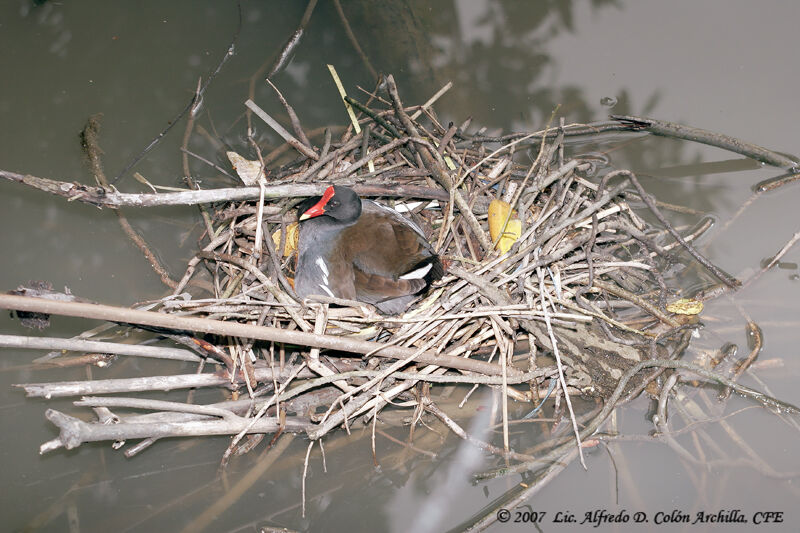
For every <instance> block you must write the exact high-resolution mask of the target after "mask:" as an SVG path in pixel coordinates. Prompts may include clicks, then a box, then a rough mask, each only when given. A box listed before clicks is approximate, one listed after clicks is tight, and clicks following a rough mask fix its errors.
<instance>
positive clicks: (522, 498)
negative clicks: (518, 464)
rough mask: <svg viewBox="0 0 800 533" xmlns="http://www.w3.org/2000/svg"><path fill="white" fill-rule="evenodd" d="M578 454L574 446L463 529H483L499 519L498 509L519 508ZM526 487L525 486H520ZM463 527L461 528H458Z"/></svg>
mask: <svg viewBox="0 0 800 533" xmlns="http://www.w3.org/2000/svg"><path fill="white" fill-rule="evenodd" d="M577 455H578V450H576V449H575V448H572V449H570V450H568V451H567V452H566V453H564V455H562V456H561V457H559V458H558V460H556V461H553V463H552V464H551V465H550V466H548V467H547V468H546V469H545V470H544V471H543V472H541V473H539V474H537V475H536V477H535V478H534V479H533V480H529V481H528V480H526V483H525V484H524V485H523V484H522V483H520V484H519V485H517V487H515V488H514V489H512V490H510V491H508V492H507V493H506V494H504V495H503V497H502V498H501V499H500V500H499V501H498V500H495V501H494V502H493V503H494V504H495V505H494V506H492V507H491V509H490V510H489V511H488V512H482V513H481V516H480V518H479V519H478V520H477V521H475V522H474V523H472V524H469V525H467V526H465V527H464V528H463V531H482V530H484V529H486V528H488V527H489V526H490V525H492V524H493V523H494V522H495V521H497V515H498V511H499V510H500V509H506V510H508V509H517V508H519V507H521V506H522V505H524V504H525V502H527V501H529V500H530V499H531V498H532V497H533V496H534V495H535V494H536V493H537V492H539V491H540V490H542V489H543V488H544V487H545V486H547V484H548V483H549V482H550V481H552V480H553V479H555V478H556V476H557V475H558V474H560V473H561V471H562V470H564V469H565V468H567V466H569V464H570V463H571V462H572V461H573V460H575V457H576V456H577ZM520 487H524V488H520ZM458 529H461V528H458Z"/></svg>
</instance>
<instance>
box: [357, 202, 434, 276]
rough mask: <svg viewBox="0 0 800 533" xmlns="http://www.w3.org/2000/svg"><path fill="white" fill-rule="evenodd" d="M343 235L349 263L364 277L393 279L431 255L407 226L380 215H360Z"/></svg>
mask: <svg viewBox="0 0 800 533" xmlns="http://www.w3.org/2000/svg"><path fill="white" fill-rule="evenodd" d="M398 216H399V215H398ZM343 233H346V235H342V237H343V238H344V239H345V242H347V243H348V248H349V249H350V257H351V262H352V264H353V265H354V266H355V267H356V268H357V269H359V270H361V271H362V272H364V273H365V274H377V275H379V276H383V277H387V278H391V279H397V278H399V277H400V276H402V275H403V274H405V273H407V272H409V271H410V270H412V269H414V267H416V266H417V265H418V264H419V263H420V262H422V261H424V260H425V259H427V258H429V257H432V256H433V255H434V254H433V252H432V250H431V248H430V245H429V244H428V242H427V241H425V239H424V238H423V237H422V236H421V235H420V234H418V233H417V232H416V231H415V230H414V229H413V228H412V227H411V226H409V225H406V224H403V223H398V222H397V219H396V218H393V217H392V215H385V214H383V213H381V212H377V213H376V212H366V213H364V214H362V216H361V218H360V219H359V220H358V222H357V223H356V224H354V225H352V226H350V227H348V228H347V229H346V230H345V232H343Z"/></svg>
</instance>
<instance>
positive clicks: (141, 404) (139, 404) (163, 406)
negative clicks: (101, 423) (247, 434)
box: [72, 397, 242, 420]
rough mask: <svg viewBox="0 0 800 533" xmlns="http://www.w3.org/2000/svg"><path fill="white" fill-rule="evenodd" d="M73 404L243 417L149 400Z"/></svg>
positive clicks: (91, 400) (212, 408)
mask: <svg viewBox="0 0 800 533" xmlns="http://www.w3.org/2000/svg"><path fill="white" fill-rule="evenodd" d="M72 403H73V405H77V406H82V407H127V408H131V409H148V410H150V411H168V412H170V413H189V414H196V415H206V416H212V417H217V418H222V419H225V420H241V419H242V417H240V416H239V415H237V414H235V413H234V412H233V411H232V410H231V409H224V408H219V407H215V406H212V405H194V404H189V403H179V402H168V401H164V400H148V399H145V398H118V397H115V398H82V399H80V400H77V401H75V402H72Z"/></svg>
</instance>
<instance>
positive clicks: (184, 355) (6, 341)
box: [0, 335, 203, 363]
mask: <svg viewBox="0 0 800 533" xmlns="http://www.w3.org/2000/svg"><path fill="white" fill-rule="evenodd" d="M0 348H30V349H36V350H69V351H73V352H77V351H81V352H92V353H109V354H116V355H134V356H137V357H152V358H155V359H172V360H174V361H191V362H194V363H196V362H199V361H202V360H203V358H202V357H200V356H198V355H195V354H193V353H192V352H190V351H188V350H181V349H180V348H169V347H166V346H139V345H136V344H123V343H116V342H98V341H89V340H83V339H67V338H57V337H24V336H19V335H0Z"/></svg>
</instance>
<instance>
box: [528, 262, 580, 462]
mask: <svg viewBox="0 0 800 533" xmlns="http://www.w3.org/2000/svg"><path fill="white" fill-rule="evenodd" d="M536 275H537V276H538V278H539V299H540V302H541V306H542V311H544V322H545V324H546V325H547V334H548V335H549V336H550V344H551V345H552V347H553V356H554V357H555V358H556V366H557V367H558V380H559V381H560V382H561V390H563V391H564V399H565V400H566V401H567V408H568V409H569V417H570V420H572V430H573V432H574V433H575V440H576V441H577V444H578V450H579V452H580V458H581V465H582V466H583V469H584V470H587V468H586V461H585V460H584V458H583V448H582V445H581V433H580V431H579V430H578V422H577V421H576V420H575V411H574V410H573V409H572V400H571V399H570V396H569V391H568V390H567V379H566V378H565V377H564V365H563V363H562V362H561V353H560V352H559V351H558V342H556V335H555V333H553V325H552V323H551V322H550V315H549V314H548V312H547V302H546V301H545V296H544V295H545V288H544V272H543V270H542V269H541V267H540V268H538V269H537V272H536Z"/></svg>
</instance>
